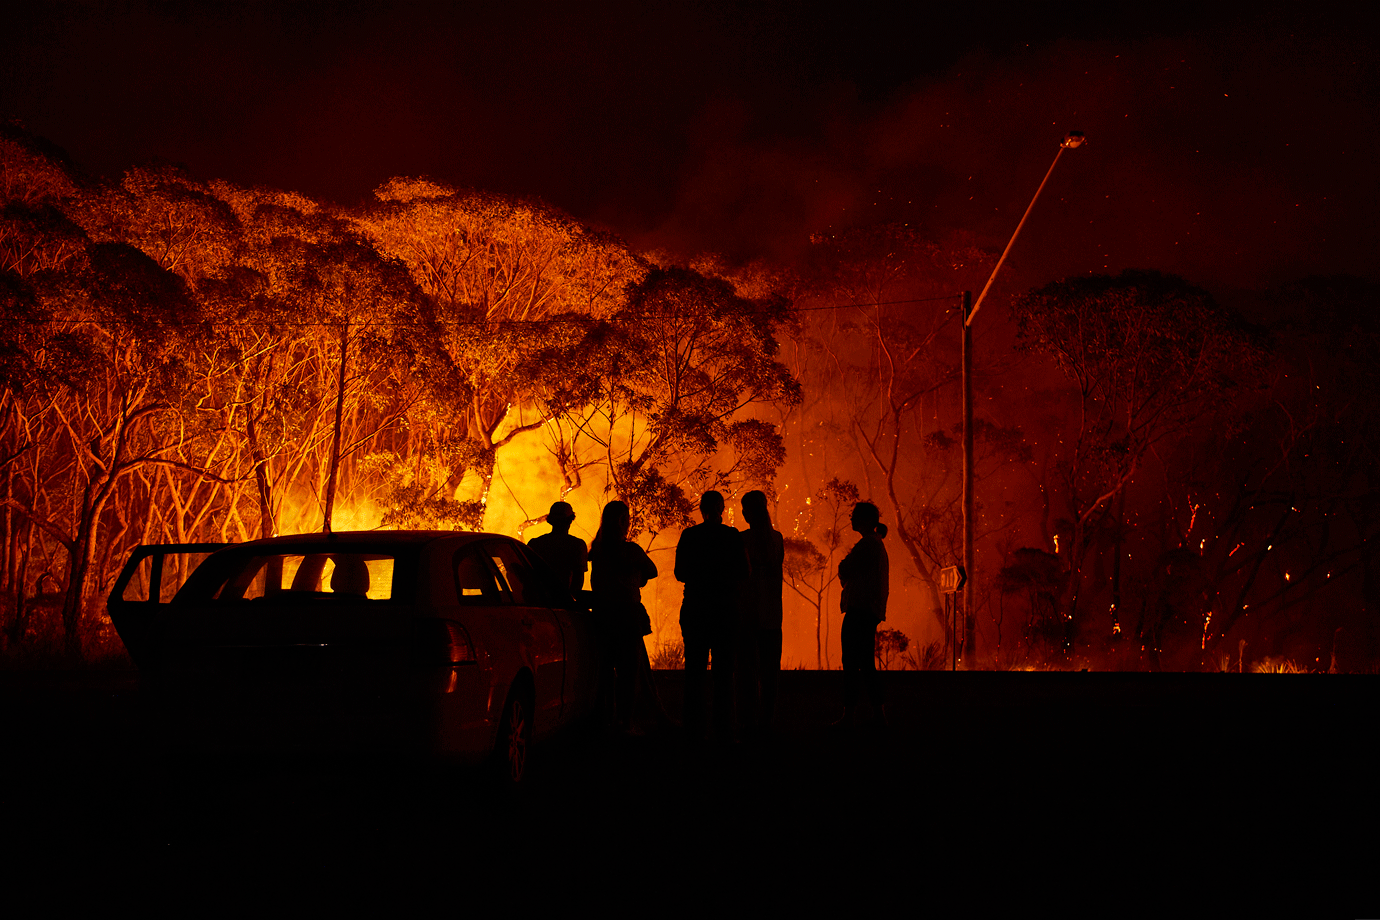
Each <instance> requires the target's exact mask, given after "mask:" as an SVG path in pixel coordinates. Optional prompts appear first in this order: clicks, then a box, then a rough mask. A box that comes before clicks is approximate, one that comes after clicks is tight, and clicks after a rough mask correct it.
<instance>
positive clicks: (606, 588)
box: [589, 501, 657, 732]
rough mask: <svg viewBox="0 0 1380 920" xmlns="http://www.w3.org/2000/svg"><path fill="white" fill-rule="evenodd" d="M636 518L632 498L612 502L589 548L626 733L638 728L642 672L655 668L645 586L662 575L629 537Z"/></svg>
mask: <svg viewBox="0 0 1380 920" xmlns="http://www.w3.org/2000/svg"><path fill="white" fill-rule="evenodd" d="M631 521H632V515H631V513H630V512H629V511H628V506H627V503H625V502H620V501H612V502H609V503H608V504H607V505H605V506H604V513H603V515H602V516H601V517H600V519H599V530H598V532H597V533H595V535H594V541H593V542H592V543H591V544H590V547H589V562H590V579H589V580H590V588H591V590H592V591H593V592H594V610H595V612H596V613H597V614H598V615H599V618H600V620H601V622H602V626H603V631H604V635H605V638H606V642H607V647H608V649H609V652H610V657H611V658H612V662H613V667H614V670H615V671H616V672H617V681H616V688H617V689H616V694H615V699H616V706H617V722H618V727H619V728H620V729H622V730H623V731H625V732H631V731H633V714H634V712H635V709H636V704H637V684H638V677H639V675H640V674H650V672H651V663H650V662H649V661H648V660H647V646H646V643H644V642H643V640H642V637H643V636H646V635H648V634H650V633H651V631H652V621H651V618H650V617H649V616H647V608H646V607H644V606H642V587H643V586H644V585H645V584H647V582H649V581H651V580H652V579H653V578H656V575H657V571H656V563H655V562H653V561H652V560H651V558H650V557H649V556H648V555H647V553H646V551H645V550H643V549H642V547H641V546H638V545H637V544H636V543H634V542H633V541H631V540H629V539H628V529H629V527H630V526H631Z"/></svg>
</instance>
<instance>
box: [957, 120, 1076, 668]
mask: <svg viewBox="0 0 1380 920" xmlns="http://www.w3.org/2000/svg"><path fill="white" fill-rule="evenodd" d="M1082 143H1083V132H1082V131H1070V132H1069V133H1068V135H1067V136H1065V138H1064V139H1063V141H1061V142H1060V144H1059V151H1058V152H1057V153H1055V154H1054V162H1053V163H1050V164H1049V170H1048V171H1047V172H1046V173H1045V177H1044V179H1043V180H1041V182H1040V187H1039V188H1037V189H1036V190H1035V196H1034V197H1033V198H1031V199H1030V205H1029V206H1028V207H1027V208H1026V209H1025V214H1023V215H1021V222H1020V223H1019V224H1017V225H1016V232H1015V233H1013V234H1011V239H1010V241H1009V242H1007V244H1006V249H1004V250H1003V251H1002V254H1001V258H1000V259H998V260H997V264H996V266H995V267H994V268H993V269H992V274H991V275H989V276H988V277H987V284H986V285H984V286H983V288H982V293H981V294H979V295H978V299H977V303H972V300H973V292H972V291H964V292H963V570H964V571H965V572H966V573H967V575H968V585H969V586H972V585H973V584H974V581H973V576H974V574H975V571H974V569H973V317H975V316H977V312H978V310H980V309H982V302H983V301H984V300H986V299H987V292H988V291H990V290H991V289H992V282H993V281H994V280H996V277H997V272H999V271H1001V267H1002V264H1003V263H1004V262H1006V257H1007V255H1009V254H1010V252H1011V247H1012V246H1014V245H1015V244H1016V237H1018V236H1020V235H1021V228H1022V227H1024V226H1025V221H1026V218H1028V217H1030V212H1031V211H1033V210H1034V209H1035V202H1036V201H1038V200H1039V198H1040V193H1041V192H1043V191H1044V190H1045V183H1047V182H1048V181H1049V177H1050V176H1051V175H1052V174H1053V173H1054V167H1056V166H1058V165H1059V158H1060V157H1061V156H1063V155H1064V151H1065V150H1070V149H1072V148H1074V147H1077V146H1079V145H1080V144H1082ZM970 304H971V305H972V309H971V310H970V309H969V305H970ZM973 601H974V598H973V590H972V588H971V587H969V588H968V589H966V590H964V592H963V657H964V659H965V660H966V661H967V662H968V665H969V667H971V666H972V665H973V663H974V662H975V661H976V636H975V632H976V630H975V629H974V625H975V622H976V616H977V609H976V604H974V602H973ZM954 638H955V640H957V637H956V636H955V637H954Z"/></svg>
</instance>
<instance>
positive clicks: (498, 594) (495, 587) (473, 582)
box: [455, 547, 512, 606]
mask: <svg viewBox="0 0 1380 920" xmlns="http://www.w3.org/2000/svg"><path fill="white" fill-rule="evenodd" d="M455 593H456V595H458V596H459V599H460V603H462V604H478V605H481V606H495V605H498V604H511V603H512V595H511V594H510V593H509V591H508V585H507V583H506V582H501V581H499V578H498V573H497V572H495V570H494V569H493V568H492V567H490V565H489V563H488V561H487V560H486V559H485V557H484V554H483V553H481V552H480V550H479V548H478V547H466V548H464V549H462V550H460V551H459V552H457V553H456V554H455Z"/></svg>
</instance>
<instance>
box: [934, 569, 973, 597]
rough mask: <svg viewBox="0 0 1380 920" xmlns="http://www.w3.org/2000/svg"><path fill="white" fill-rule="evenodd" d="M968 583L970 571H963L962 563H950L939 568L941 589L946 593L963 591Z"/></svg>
mask: <svg viewBox="0 0 1380 920" xmlns="http://www.w3.org/2000/svg"><path fill="white" fill-rule="evenodd" d="M967 583H968V573H967V572H965V571H963V566H961V565H950V566H946V567H945V568H942V569H940V570H939V590H940V591H943V592H944V593H945V594H953V593H954V592H955V591H962V590H963V586H964V585H965V584H967Z"/></svg>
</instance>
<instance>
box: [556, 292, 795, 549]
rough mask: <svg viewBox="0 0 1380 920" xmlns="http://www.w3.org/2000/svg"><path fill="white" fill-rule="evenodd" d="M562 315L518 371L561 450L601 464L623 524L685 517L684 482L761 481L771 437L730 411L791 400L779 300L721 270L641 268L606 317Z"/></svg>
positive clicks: (785, 318) (655, 527)
mask: <svg viewBox="0 0 1380 920" xmlns="http://www.w3.org/2000/svg"><path fill="white" fill-rule="evenodd" d="M567 319H568V323H569V325H568V327H567V328H568V329H569V330H570V333H574V332H575V331H576V330H579V332H580V334H579V335H578V337H577V336H576V335H574V334H568V338H567V342H568V343H569V344H568V345H566V346H564V347H560V346H558V347H556V348H552V349H547V350H545V351H542V352H539V353H538V354H537V355H535V356H534V358H533V360H532V361H531V362H530V364H529V368H530V372H531V373H532V375H533V376H534V377H539V378H540V379H541V381H542V384H543V394H544V396H543V398H544V401H545V403H546V405H547V406H548V407H550V411H552V412H553V413H555V414H557V415H559V416H560V417H561V418H562V421H563V424H564V426H565V430H566V431H568V432H570V440H569V443H568V445H567V446H566V448H565V452H566V454H567V455H568V456H571V457H578V456H585V457H588V458H589V459H588V460H587V461H586V462H587V464H588V463H597V464H599V465H600V466H602V468H603V470H604V473H605V476H606V481H607V482H608V490H609V491H610V492H612V493H613V494H615V495H617V496H618V497H620V498H622V499H624V500H626V501H628V502H629V503H630V504H631V505H632V507H633V509H634V527H635V529H638V530H651V531H654V532H655V531H659V530H664V529H666V528H668V527H672V528H679V527H683V526H685V525H687V524H688V523H689V521H690V511H691V510H692V508H693V507H694V503H693V501H692V500H691V498H689V497H687V495H686V490H687V489H689V490H691V491H692V492H695V493H698V492H702V491H705V490H708V489H713V488H724V489H727V490H728V491H729V492H730V493H732V492H733V491H735V489H736V487H737V486H738V485H739V484H740V483H742V482H746V481H751V482H756V483H761V484H769V483H770V480H771V477H772V475H773V474H774V473H775V471H776V469H777V468H778V467H779V466H780V465H781V462H782V460H783V459H784V456H785V447H784V445H783V443H782V441H781V436H780V434H779V433H778V432H777V430H776V427H775V426H774V425H772V424H771V423H769V422H766V421H763V420H761V419H755V418H750V417H743V416H742V413H743V411H744V410H746V409H748V408H749V407H751V406H753V405H755V404H761V403H778V404H779V403H786V404H789V403H792V402H795V401H798V400H799V399H800V384H799V383H798V382H797V381H796V380H795V378H794V377H793V376H792V375H791V373H790V371H789V370H788V369H787V368H786V367H785V366H784V365H783V364H782V363H781V362H780V361H778V360H777V352H778V350H779V345H778V342H777V337H776V336H777V331H778V329H780V328H781V327H783V326H786V325H788V324H790V323H791V322H793V320H794V313H793V311H792V309H791V306H790V304H789V303H788V302H787V301H786V300H785V299H784V298H782V297H769V298H764V299H758V300H749V299H746V298H743V297H740V296H738V295H737V293H736V292H735V291H734V289H733V286H732V285H731V284H729V283H728V282H727V281H724V280H722V279H717V278H706V277H705V276H703V275H701V274H699V273H697V272H694V271H692V270H689V269H683V268H668V269H653V270H651V271H650V272H648V274H647V277H646V278H644V279H643V280H641V281H639V282H637V283H635V284H632V285H630V286H629V287H628V289H627V300H626V303H625V304H624V305H623V306H622V307H620V308H619V309H618V310H616V311H615V312H614V313H613V314H611V315H610V316H609V317H608V318H607V319H604V320H590V319H582V318H579V317H569V318H567ZM591 448H592V450H591Z"/></svg>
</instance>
